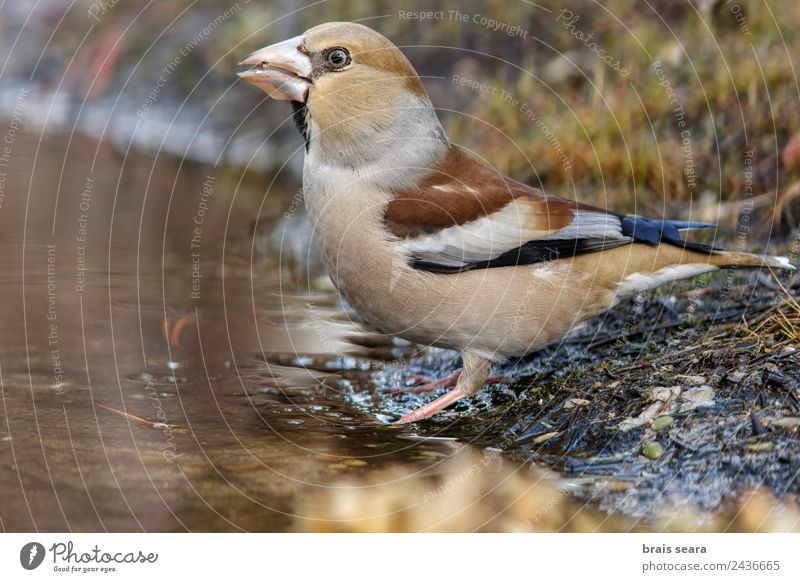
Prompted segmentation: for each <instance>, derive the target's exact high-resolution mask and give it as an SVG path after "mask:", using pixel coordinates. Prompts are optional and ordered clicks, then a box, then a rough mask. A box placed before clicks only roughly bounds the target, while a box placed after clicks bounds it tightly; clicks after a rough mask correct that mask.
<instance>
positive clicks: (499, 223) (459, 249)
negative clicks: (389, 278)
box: [401, 201, 630, 267]
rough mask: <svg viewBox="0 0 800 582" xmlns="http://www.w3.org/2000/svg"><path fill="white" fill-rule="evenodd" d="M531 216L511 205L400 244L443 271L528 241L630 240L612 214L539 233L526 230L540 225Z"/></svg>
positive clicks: (579, 218)
mask: <svg viewBox="0 0 800 582" xmlns="http://www.w3.org/2000/svg"><path fill="white" fill-rule="evenodd" d="M534 212H536V207H535V206H533V205H527V204H523V203H518V202H517V201H513V202H511V203H509V204H508V205H506V206H505V207H503V208H502V209H501V210H499V211H497V212H494V213H492V214H491V215H490V216H484V217H483V218H479V219H478V220H474V221H472V222H469V223H467V224H463V225H459V226H453V227H450V228H445V229H442V230H440V231H439V232H436V233H434V234H430V235H426V236H423V237H418V238H414V239H409V240H405V241H403V242H402V243H401V244H402V245H403V247H404V250H405V251H406V252H407V253H408V254H409V255H410V256H412V257H414V258H415V259H416V260H420V261H426V262H430V263H435V264H437V265H441V266H445V267H464V266H466V265H469V264H470V263H479V262H483V261H490V260H492V259H496V258H497V257H499V256H500V255H502V254H504V253H507V252H509V251H512V250H514V249H516V248H518V247H521V246H522V245H524V244H525V243H527V242H530V241H547V240H554V241H555V240H559V241H564V240H578V239H592V240H601V241H602V240H614V241H626V240H630V239H629V237H625V236H624V235H623V234H622V225H621V223H620V219H619V217H617V216H615V215H613V214H605V213H601V212H577V213H576V216H575V218H574V219H573V220H572V222H571V223H570V224H569V225H567V226H565V227H564V228H562V229H553V230H539V229H533V228H530V227H528V226H526V225H528V224H536V223H541V216H540V215H537V216H533V213H534Z"/></svg>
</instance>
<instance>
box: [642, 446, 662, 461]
mask: <svg viewBox="0 0 800 582" xmlns="http://www.w3.org/2000/svg"><path fill="white" fill-rule="evenodd" d="M642 454H643V455H644V456H645V457H647V458H648V459H653V460H655V459H658V458H659V457H660V456H661V455H663V454H664V447H662V446H661V445H660V444H659V443H647V444H646V445H644V446H643V447H642Z"/></svg>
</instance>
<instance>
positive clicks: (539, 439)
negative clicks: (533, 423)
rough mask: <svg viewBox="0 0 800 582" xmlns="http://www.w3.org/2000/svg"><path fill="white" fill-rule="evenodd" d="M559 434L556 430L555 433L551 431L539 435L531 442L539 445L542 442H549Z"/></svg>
mask: <svg viewBox="0 0 800 582" xmlns="http://www.w3.org/2000/svg"><path fill="white" fill-rule="evenodd" d="M559 434H561V431H558V430H557V431H553V432H546V433H544V434H540V435H539V436H537V437H536V438H535V439H533V442H534V443H536V444H537V445H538V444H540V443H544V442H547V441H549V440H550V439H551V438H553V437H555V436H558V435H559Z"/></svg>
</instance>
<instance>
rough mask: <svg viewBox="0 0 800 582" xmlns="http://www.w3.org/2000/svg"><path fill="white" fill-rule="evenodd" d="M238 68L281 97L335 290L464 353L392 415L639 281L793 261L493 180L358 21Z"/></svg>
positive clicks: (473, 378) (480, 373)
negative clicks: (696, 239) (687, 237)
mask: <svg viewBox="0 0 800 582" xmlns="http://www.w3.org/2000/svg"><path fill="white" fill-rule="evenodd" d="M240 64H242V65H253V67H252V68H251V69H249V70H247V71H244V72H241V73H239V75H240V76H241V77H242V78H243V79H245V80H247V81H249V82H250V83H253V84H254V85H256V86H258V87H260V88H262V89H263V90H265V91H266V92H267V93H268V94H269V95H270V97H272V98H274V99H284V100H288V101H291V104H292V108H293V111H294V121H295V122H296V124H297V127H298V128H299V129H300V133H301V134H302V136H303V138H304V140H305V163H304V169H303V193H304V197H305V206H306V209H307V212H308V215H309V217H310V220H311V225H312V228H313V233H312V234H313V238H314V240H315V242H316V244H317V246H318V247H319V250H320V252H321V255H322V259H323V261H324V263H325V264H326V266H327V268H328V269H329V271H330V276H331V279H332V280H333V283H334V284H335V285H336V288H337V289H338V290H339V292H340V293H341V294H342V296H343V297H344V298H345V299H346V300H347V301H348V302H349V303H350V305H351V306H352V307H353V308H354V309H355V310H356V311H357V312H358V313H359V314H360V315H361V316H362V317H363V318H364V319H365V320H366V321H368V322H369V323H370V324H372V325H373V326H375V327H377V328H378V329H380V330H382V331H384V332H386V333H389V334H393V335H396V336H399V337H402V338H405V339H407V340H410V341H412V342H416V343H421V344H427V345H432V346H439V347H443V348H449V349H453V350H459V351H460V352H461V356H462V363H463V367H462V369H461V370H460V372H457V373H456V374H453V375H452V376H451V377H450V378H449V379H447V380H444V381H439V382H434V383H431V384H430V387H431V388H434V387H439V386H448V387H451V388H452V389H451V390H450V391H449V392H447V393H446V394H444V395H443V396H441V397H439V398H436V399H435V400H433V401H432V402H430V403H429V404H426V405H425V406H423V407H421V408H419V409H418V410H415V411H413V412H411V413H409V414H407V415H405V416H404V417H402V418H401V419H400V420H399V421H398V422H400V423H406V422H413V421H417V420H420V419H423V418H427V417H429V416H431V415H432V414H434V413H436V412H438V411H440V410H442V409H443V408H445V407H447V406H448V405H450V404H452V403H454V402H456V401H457V400H459V399H461V398H464V397H465V396H469V395H471V394H474V393H475V392H476V391H477V390H478V389H479V388H481V387H482V386H483V385H484V384H485V383H486V381H487V378H488V375H489V369H490V366H491V364H492V363H493V362H498V361H502V360H505V359H507V358H511V357H520V356H523V355H525V354H528V353H530V352H532V351H535V350H538V349H540V348H542V347H544V346H546V345H548V344H550V343H552V342H554V341H555V340H557V339H558V338H560V337H562V336H563V335H565V334H566V333H567V332H569V331H570V330H571V329H572V328H574V327H576V326H577V325H578V324H580V323H582V322H583V321H585V320H587V319H589V318H591V317H594V316H596V315H598V314H601V313H603V312H605V311H606V310H608V309H609V308H610V307H611V306H613V305H615V304H616V303H618V302H619V301H622V300H624V299H627V298H630V297H633V296H635V295H637V294H639V293H641V292H642V291H643V290H645V289H649V288H652V287H655V286H657V285H664V284H666V283H671V282H673V281H675V280H677V279H683V278H687V277H693V276H695V275H699V274H701V273H708V272H709V271H715V270H717V269H720V268H723V267H726V266H736V267H739V268H741V267H775V268H792V267H791V265H790V264H789V261H788V260H787V259H786V258H783V257H770V256H757V255H752V254H745V253H733V252H726V251H723V250H720V249H717V248H714V247H711V246H706V245H701V244H697V243H692V242H687V241H684V240H682V239H681V236H680V232H681V231H684V230H689V229H693V228H703V227H709V226H712V225H708V224H704V223H697V222H686V221H682V220H662V219H647V218H642V217H639V216H631V215H625V214H619V213H616V212H609V211H607V210H604V209H602V208H596V207H594V206H589V205H587V204H582V203H580V202H573V201H570V200H565V199H563V198H559V197H558V196H556V195H554V194H551V193H549V192H545V191H543V190H540V189H538V188H534V187H531V186H528V185H526V184H522V183H520V182H517V181H516V180H514V179H512V178H509V177H508V176H505V175H503V174H502V173H500V172H498V171H497V170H495V169H493V168H492V166H490V165H488V164H486V163H485V162H483V161H481V160H479V159H477V158H475V157H473V156H472V155H470V154H469V153H467V152H466V151H465V150H464V149H462V148H461V147H459V146H458V145H456V144H454V143H452V142H451V141H450V140H449V139H448V137H447V134H446V133H445V132H444V130H443V129H442V126H441V124H440V123H439V120H438V119H437V117H436V112H435V111H434V109H433V106H432V105H431V101H430V99H429V98H428V94H427V92H426V91H425V87H424V86H423V84H422V81H421V80H420V78H419V77H418V76H417V73H416V71H415V70H414V67H412V66H411V63H410V62H409V61H408V60H407V59H406V57H405V56H404V55H403V53H401V52H400V50H399V49H398V48H397V47H395V46H394V45H393V44H392V43H391V42H390V41H389V40H387V39H386V38H385V37H383V36H382V35H380V34H378V33H377V32H375V31H374V30H371V29H369V28H367V27H366V26H362V25H360V24H353V23H347V22H333V23H328V24H322V25H320V26H316V27H314V28H312V29H310V30H309V31H307V32H306V33H305V34H302V35H300V36H296V37H294V38H290V39H289V40H286V41H283V42H280V43H278V44H274V45H272V46H268V47H266V48H263V49H261V50H258V51H256V52H254V53H253V54H251V55H250V56H248V57H246V58H245V59H244V60H242V61H241V63H240Z"/></svg>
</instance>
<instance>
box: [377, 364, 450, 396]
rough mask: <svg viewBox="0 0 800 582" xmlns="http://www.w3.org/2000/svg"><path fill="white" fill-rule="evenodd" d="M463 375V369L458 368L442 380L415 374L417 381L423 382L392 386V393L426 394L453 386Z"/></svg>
mask: <svg viewBox="0 0 800 582" xmlns="http://www.w3.org/2000/svg"><path fill="white" fill-rule="evenodd" d="M460 375H461V370H456V371H455V372H453V373H452V374H450V375H449V376H447V377H446V378H442V379H441V380H431V379H430V378H428V377H427V376H414V381H415V382H421V384H418V385H417V386H398V387H396V388H392V390H391V392H392V394H398V393H407V394H425V393H427V392H433V391H434V390H438V389H439V388H452V387H453V386H455V385H456V381H457V380H458V377H459V376H460Z"/></svg>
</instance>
